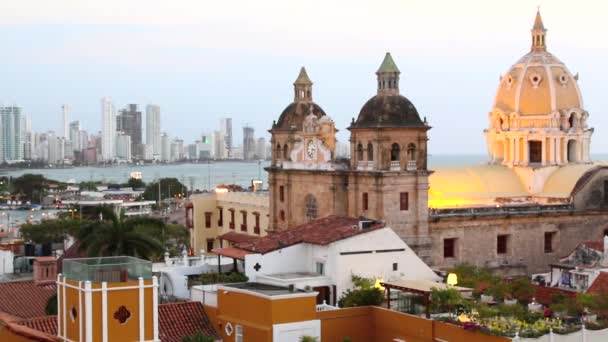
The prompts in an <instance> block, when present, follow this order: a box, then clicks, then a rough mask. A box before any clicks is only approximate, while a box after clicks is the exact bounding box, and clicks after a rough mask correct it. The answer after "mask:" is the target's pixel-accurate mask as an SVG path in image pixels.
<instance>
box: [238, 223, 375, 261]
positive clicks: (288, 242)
mask: <svg viewBox="0 0 608 342" xmlns="http://www.w3.org/2000/svg"><path fill="white" fill-rule="evenodd" d="M358 225H359V219H358V218H355V217H347V216H333V215H332V216H327V217H324V218H321V219H317V220H314V221H311V222H308V223H305V224H302V225H299V226H297V227H294V228H292V229H288V230H284V231H281V232H277V233H270V234H269V235H267V236H265V237H261V238H259V239H256V240H253V241H249V242H240V243H237V244H235V245H234V247H236V248H239V249H242V250H246V251H251V252H256V253H262V254H265V253H268V252H272V251H275V250H278V249H281V248H284V247H288V246H292V245H295V244H298V243H303V242H306V243H311V244H315V245H328V244H330V243H332V242H336V241H339V240H344V239H346V238H349V237H352V236H355V235H359V234H364V233H367V232H370V231H373V230H376V229H379V228H382V226H383V225H382V224H376V225H374V226H372V227H370V228H367V229H354V228H353V226H358Z"/></svg>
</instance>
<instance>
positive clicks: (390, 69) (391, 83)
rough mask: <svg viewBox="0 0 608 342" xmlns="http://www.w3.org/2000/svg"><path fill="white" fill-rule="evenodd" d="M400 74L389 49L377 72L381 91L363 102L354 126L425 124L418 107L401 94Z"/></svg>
mask: <svg viewBox="0 0 608 342" xmlns="http://www.w3.org/2000/svg"><path fill="white" fill-rule="evenodd" d="M400 73H401V72H400V71H399V68H397V65H396V64H395V62H394V61H393V58H392V57H391V54H390V53H388V52H387V53H386V55H385V57H384V61H383V62H382V65H380V68H379V69H378V71H376V75H377V76H378V94H377V95H376V96H374V97H372V98H371V99H369V101H367V102H366V103H365V105H363V108H361V111H360V112H359V116H358V117H357V120H356V121H355V120H353V122H352V124H351V125H350V128H374V127H425V124H424V123H423V122H422V120H420V116H419V115H418V111H417V110H416V107H414V105H413V104H412V102H410V100H408V99H407V98H406V97H404V96H402V95H400V94H399V74H400Z"/></svg>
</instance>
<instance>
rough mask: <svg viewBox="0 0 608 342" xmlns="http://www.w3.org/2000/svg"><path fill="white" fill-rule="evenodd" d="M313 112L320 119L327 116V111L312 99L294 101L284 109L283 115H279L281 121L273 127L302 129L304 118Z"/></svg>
mask: <svg viewBox="0 0 608 342" xmlns="http://www.w3.org/2000/svg"><path fill="white" fill-rule="evenodd" d="M311 112H312V114H314V115H315V116H316V117H317V118H318V119H320V118H321V117H322V116H325V112H324V111H323V109H322V108H321V107H320V106H319V105H318V104H316V103H314V102H312V101H308V102H302V101H296V102H292V103H291V104H289V105H288V106H287V107H286V108H285V109H284V110H283V113H281V116H280V117H279V121H277V123H276V125H275V126H274V127H273V129H295V130H302V123H303V122H304V119H305V118H306V117H307V116H308V115H310V113H311Z"/></svg>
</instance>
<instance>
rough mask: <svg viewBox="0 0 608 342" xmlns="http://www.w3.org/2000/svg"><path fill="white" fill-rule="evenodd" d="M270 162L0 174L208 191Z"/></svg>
mask: <svg viewBox="0 0 608 342" xmlns="http://www.w3.org/2000/svg"><path fill="white" fill-rule="evenodd" d="M487 160H488V157H487V155H464V154H463V155H430V156H429V169H431V170H432V169H433V168H435V167H445V166H461V165H479V164H482V163H485V162H487ZM593 160H608V154H597V155H593ZM268 165H269V162H268V161H253V162H244V161H217V162H210V163H183V164H161V165H159V164H150V165H141V166H139V165H119V166H110V167H91V166H86V167H72V168H63V169H62V168H48V169H19V170H5V171H0V175H1V176H11V177H19V176H21V175H23V174H26V173H33V174H42V175H44V176H45V177H46V178H49V179H54V180H57V181H61V182H69V183H80V182H82V181H102V182H104V183H117V184H121V183H126V182H127V181H128V180H129V178H130V175H131V173H132V172H141V175H142V180H143V181H144V182H152V181H154V180H156V179H158V178H167V177H173V178H177V179H178V180H179V181H180V182H181V183H182V184H184V185H185V186H186V187H188V189H189V190H197V189H198V190H205V189H212V188H215V187H216V186H217V185H220V184H238V185H241V186H243V187H248V186H250V185H251V181H252V180H254V179H261V180H262V181H263V182H264V188H266V185H267V179H268V176H267V173H266V171H265V170H264V168H265V167H267V166H268Z"/></svg>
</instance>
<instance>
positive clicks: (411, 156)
mask: <svg viewBox="0 0 608 342" xmlns="http://www.w3.org/2000/svg"><path fill="white" fill-rule="evenodd" d="M407 160H416V145H414V144H409V145H407Z"/></svg>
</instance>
